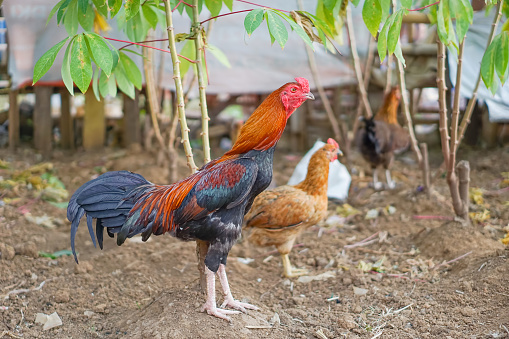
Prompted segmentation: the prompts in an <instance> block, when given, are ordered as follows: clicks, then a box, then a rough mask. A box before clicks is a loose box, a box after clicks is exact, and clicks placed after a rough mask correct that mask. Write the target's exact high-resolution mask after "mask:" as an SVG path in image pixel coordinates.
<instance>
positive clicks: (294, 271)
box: [281, 254, 309, 278]
mask: <svg viewBox="0 0 509 339" xmlns="http://www.w3.org/2000/svg"><path fill="white" fill-rule="evenodd" d="M281 259H282V260H283V269H284V272H283V275H284V276H285V277H287V278H293V277H298V276H301V275H305V274H308V273H309V271H308V270H305V269H301V268H293V267H292V264H291V263H290V257H289V256H288V254H281Z"/></svg>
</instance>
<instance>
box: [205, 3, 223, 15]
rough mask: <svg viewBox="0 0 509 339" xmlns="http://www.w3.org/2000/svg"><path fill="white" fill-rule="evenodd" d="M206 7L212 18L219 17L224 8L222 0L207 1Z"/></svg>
mask: <svg viewBox="0 0 509 339" xmlns="http://www.w3.org/2000/svg"><path fill="white" fill-rule="evenodd" d="M205 6H207V8H208V9H209V11H210V16H217V15H218V14H219V12H220V11H221V7H223V1H222V0H205Z"/></svg>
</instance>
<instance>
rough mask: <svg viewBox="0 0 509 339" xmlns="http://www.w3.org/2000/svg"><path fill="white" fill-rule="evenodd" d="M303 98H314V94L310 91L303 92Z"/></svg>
mask: <svg viewBox="0 0 509 339" xmlns="http://www.w3.org/2000/svg"><path fill="white" fill-rule="evenodd" d="M304 98H306V99H311V100H315V96H314V95H313V93H311V92H309V93H306V94H304Z"/></svg>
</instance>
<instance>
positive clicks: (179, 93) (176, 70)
mask: <svg viewBox="0 0 509 339" xmlns="http://www.w3.org/2000/svg"><path fill="white" fill-rule="evenodd" d="M163 2H164V7H165V10H166V22H167V24H168V29H167V31H168V41H169V46H168V47H169V49H170V51H171V60H172V63H173V79H174V81H175V94H176V100H177V110H178V115H179V121H180V129H181V132H182V143H183V144H184V151H185V153H186V158H187V166H188V167H189V169H190V170H191V173H194V172H196V171H197V170H198V167H196V164H195V163H194V159H193V150H192V148H191V143H190V142H189V127H187V121H186V112H185V107H184V93H183V90H182V80H181V78H180V60H179V58H178V55H177V49H176V47H175V32H174V29H173V16H172V12H171V7H170V0H163Z"/></svg>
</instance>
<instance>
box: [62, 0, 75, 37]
mask: <svg viewBox="0 0 509 339" xmlns="http://www.w3.org/2000/svg"><path fill="white" fill-rule="evenodd" d="M64 27H65V30H66V31H67V34H69V35H76V33H78V0H72V1H71V3H70V4H69V6H68V7H67V11H66V12H65V17H64Z"/></svg>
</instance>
